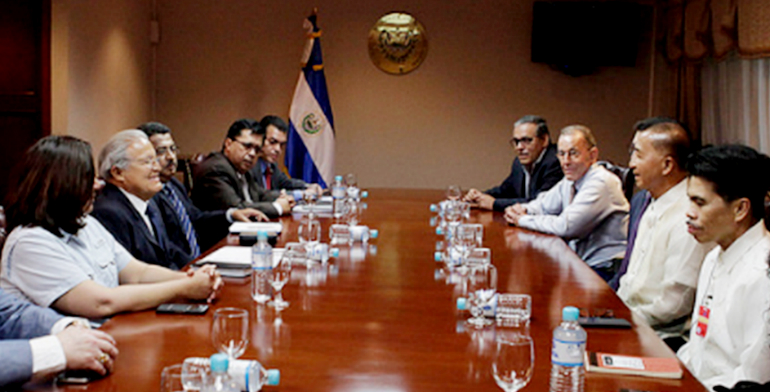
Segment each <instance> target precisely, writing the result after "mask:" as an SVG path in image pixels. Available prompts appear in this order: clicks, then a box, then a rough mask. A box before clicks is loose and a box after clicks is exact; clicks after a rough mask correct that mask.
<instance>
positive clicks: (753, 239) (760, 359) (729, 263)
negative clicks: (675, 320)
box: [677, 221, 770, 389]
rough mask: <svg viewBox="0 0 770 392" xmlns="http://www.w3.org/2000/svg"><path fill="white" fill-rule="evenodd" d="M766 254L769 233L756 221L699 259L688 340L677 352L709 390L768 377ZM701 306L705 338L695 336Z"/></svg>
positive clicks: (769, 247)
mask: <svg viewBox="0 0 770 392" xmlns="http://www.w3.org/2000/svg"><path fill="white" fill-rule="evenodd" d="M769 252H770V233H768V231H767V230H766V229H765V224H764V222H763V221H759V223H757V224H755V225H754V226H752V227H751V229H749V230H748V231H747V232H745V233H743V235H742V236H740V237H739V238H738V239H737V240H735V242H733V243H732V244H731V245H730V247H728V248H727V249H726V250H723V249H722V248H721V247H719V246H717V247H715V248H714V249H713V250H712V251H711V252H709V254H708V255H707V256H706V260H705V261H704V262H703V266H702V268H701V272H700V278H699V279H698V292H697V294H696V296H695V309H694V310H693V315H692V319H693V326H692V329H691V330H690V341H689V342H688V343H687V344H685V345H684V346H682V348H681V349H679V352H677V356H679V359H680V360H681V361H682V362H683V363H684V364H685V365H687V368H688V369H690V371H691V372H692V374H693V375H694V376H695V377H696V378H697V379H698V380H699V381H700V382H702V383H703V384H704V385H706V386H707V387H708V388H709V389H712V388H713V387H714V386H715V385H723V386H726V387H728V388H732V387H733V386H734V385H735V383H737V382H738V381H754V382H758V383H765V382H767V381H770V350H768V346H770V339H768V335H767V331H768V326H767V321H766V320H767V315H768V309H770V278H768V265H767V260H768V253H769ZM701 306H707V307H708V309H709V310H710V314H709V317H708V319H707V329H706V331H705V336H700V335H699V330H700V331H702V329H701V328H699V324H700V323H699V322H698V321H699V318H698V316H699V310H700V307H701ZM700 320H703V319H702V318H701V319H700Z"/></svg>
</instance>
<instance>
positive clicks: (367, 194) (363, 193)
mask: <svg viewBox="0 0 770 392" xmlns="http://www.w3.org/2000/svg"><path fill="white" fill-rule="evenodd" d="M367 197H369V191H361V198H362V199H366V198H367Z"/></svg>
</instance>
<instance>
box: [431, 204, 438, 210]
mask: <svg viewBox="0 0 770 392" xmlns="http://www.w3.org/2000/svg"><path fill="white" fill-rule="evenodd" d="M436 211H438V206H437V205H435V204H431V205H430V212H436Z"/></svg>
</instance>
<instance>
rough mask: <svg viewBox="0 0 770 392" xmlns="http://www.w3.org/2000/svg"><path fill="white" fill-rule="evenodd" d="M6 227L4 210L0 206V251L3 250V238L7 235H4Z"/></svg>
mask: <svg viewBox="0 0 770 392" xmlns="http://www.w3.org/2000/svg"><path fill="white" fill-rule="evenodd" d="M6 227H7V225H6V222H5V208H3V206H0V250H2V249H3V245H4V244H5V237H6V236H7V234H8V233H6V231H5V228H6Z"/></svg>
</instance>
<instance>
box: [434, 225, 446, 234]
mask: <svg viewBox="0 0 770 392" xmlns="http://www.w3.org/2000/svg"><path fill="white" fill-rule="evenodd" d="M436 234H437V235H444V229H442V228H441V227H440V226H439V227H436Z"/></svg>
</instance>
